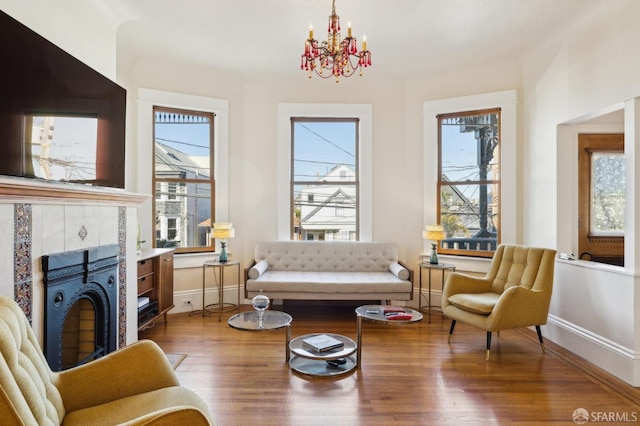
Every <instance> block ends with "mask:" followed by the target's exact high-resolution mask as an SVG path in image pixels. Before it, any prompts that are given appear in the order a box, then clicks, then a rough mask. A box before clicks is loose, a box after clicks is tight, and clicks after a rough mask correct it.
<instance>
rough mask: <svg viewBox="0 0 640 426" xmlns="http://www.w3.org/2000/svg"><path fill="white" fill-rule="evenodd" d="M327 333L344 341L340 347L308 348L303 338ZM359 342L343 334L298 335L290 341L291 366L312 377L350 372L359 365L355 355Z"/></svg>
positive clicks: (333, 375)
mask: <svg viewBox="0 0 640 426" xmlns="http://www.w3.org/2000/svg"><path fill="white" fill-rule="evenodd" d="M321 334H325V335H327V336H330V337H333V338H334V339H337V340H339V341H340V342H342V343H343V346H342V347H341V348H338V349H333V350H330V351H326V352H316V351H314V350H311V349H307V348H306V347H305V346H304V345H303V340H305V339H308V338H310V337H314V336H318V335H321ZM357 347H358V346H357V344H356V342H354V341H353V340H352V339H350V338H348V337H346V336H343V335H341V334H333V333H313V334H304V335H302V336H299V337H296V338H295V339H293V340H292V341H291V343H289V349H290V351H291V353H292V355H291V360H290V361H289V366H290V367H291V369H292V370H293V371H295V372H297V373H301V374H304V375H306V376H311V377H325V378H330V377H337V376H342V375H344V374H347V373H349V372H350V371H351V370H353V369H354V368H355V367H356V366H357V361H358V360H357V359H356V358H354V357H353V354H354V353H355V352H356V349H357Z"/></svg>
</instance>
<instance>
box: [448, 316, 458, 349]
mask: <svg viewBox="0 0 640 426" xmlns="http://www.w3.org/2000/svg"><path fill="white" fill-rule="evenodd" d="M454 328H456V320H451V327H450V328H449V341H448V343H451V336H453V329H454Z"/></svg>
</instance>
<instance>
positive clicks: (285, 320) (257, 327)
mask: <svg viewBox="0 0 640 426" xmlns="http://www.w3.org/2000/svg"><path fill="white" fill-rule="evenodd" d="M291 321H293V319H292V318H291V315H289V314H287V313H285V312H280V311H270V310H266V311H264V314H263V317H262V321H260V320H259V318H258V312H256V311H247V312H240V313H239V314H235V315H233V316H232V317H231V318H229V321H228V322H229V326H230V327H231V328H235V329H237V330H244V331H272V330H279V329H281V328H285V329H286V333H285V361H286V362H289V358H290V357H291V354H290V352H289V343H290V342H291Z"/></svg>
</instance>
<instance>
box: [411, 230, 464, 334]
mask: <svg viewBox="0 0 640 426" xmlns="http://www.w3.org/2000/svg"><path fill="white" fill-rule="evenodd" d="M445 237H446V235H445V232H444V227H443V226H442V225H427V226H426V227H425V230H424V231H423V233H422V238H423V239H425V240H431V241H432V242H431V256H429V262H422V263H421V264H420V285H419V289H418V292H419V295H418V311H419V312H422V270H423V269H428V270H429V297H428V307H427V309H428V314H429V323H431V308H432V306H433V304H432V303H431V271H433V270H434V269H435V270H441V271H442V285H443V286H444V273H445V271H446V270H447V269H450V270H452V271H455V270H456V265H453V264H451V263H440V261H439V260H438V245H439V244H440V241H442V240H444V239H445Z"/></svg>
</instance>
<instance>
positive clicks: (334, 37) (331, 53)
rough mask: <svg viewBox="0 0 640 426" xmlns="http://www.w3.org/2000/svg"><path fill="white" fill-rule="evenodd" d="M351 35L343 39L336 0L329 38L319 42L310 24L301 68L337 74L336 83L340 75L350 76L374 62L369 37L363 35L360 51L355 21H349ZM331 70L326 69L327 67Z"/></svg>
mask: <svg viewBox="0 0 640 426" xmlns="http://www.w3.org/2000/svg"><path fill="white" fill-rule="evenodd" d="M347 27H348V28H347V37H345V39H344V40H342V36H341V34H340V17H339V16H338V15H337V14H336V0H333V2H332V5H331V16H329V29H328V31H327V32H328V34H327V40H326V41H323V42H322V43H320V44H319V43H318V40H316V39H314V38H313V27H312V26H310V27H309V38H308V39H307V40H306V41H305V43H304V53H303V54H302V55H301V60H300V69H301V70H303V71H307V72H308V73H309V78H311V75H312V71H315V72H316V74H318V75H319V76H320V77H322V78H329V77H331V76H334V77H335V79H336V83H338V82H339V81H340V77H341V76H342V77H350V76H352V75H353V74H354V73H355V72H356V70H357V69H359V70H360V75H362V69H363V68H366V67H368V66H370V65H371V52H369V51H368V50H367V38H366V37H363V38H362V50H361V51H360V52H358V47H357V41H356V38H355V37H352V36H351V23H348V24H347ZM325 70H326V71H327V73H324V71H325Z"/></svg>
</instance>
